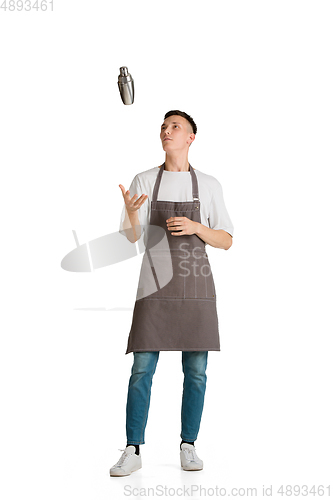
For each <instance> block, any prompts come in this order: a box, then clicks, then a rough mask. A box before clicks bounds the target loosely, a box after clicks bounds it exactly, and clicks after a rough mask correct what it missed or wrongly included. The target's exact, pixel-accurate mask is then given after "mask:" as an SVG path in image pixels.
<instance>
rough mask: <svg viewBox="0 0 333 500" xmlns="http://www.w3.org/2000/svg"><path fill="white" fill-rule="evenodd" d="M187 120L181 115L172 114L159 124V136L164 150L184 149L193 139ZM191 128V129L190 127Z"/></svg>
mask: <svg viewBox="0 0 333 500" xmlns="http://www.w3.org/2000/svg"><path fill="white" fill-rule="evenodd" d="M190 129H191V126H190V124H189V122H188V121H187V120H186V119H185V118H183V117H182V116H178V115H172V116H169V117H168V118H166V119H165V120H164V122H163V124H162V126H161V133H160V138H161V142H162V148H163V149H164V151H165V152H171V151H177V150H184V149H185V150H186V149H188V148H189V146H190V144H191V143H192V142H193V141H194V139H195V134H193V132H192V131H190ZM191 130H192V129H191Z"/></svg>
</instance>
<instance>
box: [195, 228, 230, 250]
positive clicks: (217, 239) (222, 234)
mask: <svg viewBox="0 0 333 500" xmlns="http://www.w3.org/2000/svg"><path fill="white" fill-rule="evenodd" d="M196 224H197V225H196V228H197V229H196V232H195V234H196V235H197V236H199V238H201V239H202V240H203V241H205V242H206V243H208V245H211V246H212V247H215V248H222V249H223V250H228V248H230V247H231V245H232V236H231V235H230V234H229V233H227V232H226V231H224V229H211V228H210V227H207V226H204V225H203V224H200V222H197V223H196Z"/></svg>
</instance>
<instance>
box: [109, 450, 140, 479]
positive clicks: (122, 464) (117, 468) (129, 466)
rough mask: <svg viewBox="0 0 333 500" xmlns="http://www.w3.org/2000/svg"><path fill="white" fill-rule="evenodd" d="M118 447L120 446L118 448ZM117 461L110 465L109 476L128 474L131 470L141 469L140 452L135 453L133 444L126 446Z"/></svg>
mask: <svg viewBox="0 0 333 500" xmlns="http://www.w3.org/2000/svg"><path fill="white" fill-rule="evenodd" d="M119 449H120V448H119ZM120 451H123V452H124V453H123V454H122V455H121V457H120V459H119V460H118V462H117V463H116V464H115V465H114V466H113V467H111V469H110V476H129V475H130V474H131V473H132V472H134V471H136V470H138V469H141V467H142V461H141V452H140V454H139V455H136V454H135V446H133V445H132V444H131V445H129V446H126V448H125V449H124V450H120Z"/></svg>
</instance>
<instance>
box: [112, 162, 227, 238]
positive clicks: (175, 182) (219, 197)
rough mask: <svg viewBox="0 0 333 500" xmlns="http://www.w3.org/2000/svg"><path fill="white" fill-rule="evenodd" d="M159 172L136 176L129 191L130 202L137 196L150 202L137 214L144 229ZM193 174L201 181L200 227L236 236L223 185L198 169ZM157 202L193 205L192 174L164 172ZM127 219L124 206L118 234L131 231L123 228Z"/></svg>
mask: <svg viewBox="0 0 333 500" xmlns="http://www.w3.org/2000/svg"><path fill="white" fill-rule="evenodd" d="M159 171H160V168H159V167H154V168H151V169H149V170H145V171H144V172H141V173H139V174H137V175H136V176H135V177H134V179H133V180H132V183H131V185H130V187H129V191H130V196H131V198H132V197H133V196H134V195H135V194H137V195H138V196H137V198H136V200H138V198H139V197H140V196H141V195H142V194H145V195H148V198H147V199H146V201H145V202H144V203H143V205H141V207H140V208H139V210H138V216H139V221H140V225H141V226H144V225H147V224H149V223H150V212H151V210H150V206H151V201H152V196H153V189H154V185H155V182H156V178H157V175H158V173H159ZM194 172H195V174H196V176H197V180H198V188H199V200H200V216H201V224H203V225H204V226H207V227H209V228H211V229H224V231H226V232H227V233H229V234H230V235H231V236H233V232H234V226H233V224H232V222H231V219H230V217H229V214H228V212H227V209H226V207H225V204H224V199H223V192H222V186H221V184H220V183H219V181H218V180H217V179H216V178H215V177H213V176H212V175H208V174H205V173H203V172H200V170H198V169H196V168H195V169H194ZM157 200H163V201H193V195H192V176H191V172H190V171H188V172H170V171H169V170H165V169H164V171H163V174H162V179H161V183H160V188H159V190H158V194H157ZM125 215H126V206H125V203H124V206H123V210H122V214H121V218H120V226H119V231H123V230H124V229H128V227H130V226H128V225H127V226H125V227H124V220H125Z"/></svg>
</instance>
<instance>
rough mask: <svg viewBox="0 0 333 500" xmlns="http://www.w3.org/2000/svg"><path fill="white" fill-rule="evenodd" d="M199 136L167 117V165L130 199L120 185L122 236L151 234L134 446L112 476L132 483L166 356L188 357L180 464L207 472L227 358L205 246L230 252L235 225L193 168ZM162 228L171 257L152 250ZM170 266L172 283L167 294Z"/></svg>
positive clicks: (130, 432)
mask: <svg viewBox="0 0 333 500" xmlns="http://www.w3.org/2000/svg"><path fill="white" fill-rule="evenodd" d="M196 133H197V127H196V124H195V123H194V121H193V119H192V118H191V117H190V116H189V115H188V114H186V113H184V112H182V111H178V110H173V111H169V112H168V113H166V115H165V117H164V122H163V124H162V126H161V133H160V139H161V143H162V147H163V150H164V151H165V162H164V163H163V165H161V166H160V167H155V168H152V169H149V170H146V171H144V172H142V173H140V174H137V175H136V176H135V178H134V179H133V181H132V184H131V187H130V190H129V191H126V190H125V188H124V186H123V185H122V184H120V185H119V186H120V188H121V190H122V194H123V198H124V202H125V205H124V209H123V213H122V217H121V224H120V231H122V232H124V233H125V234H126V236H127V238H128V239H129V240H130V241H132V242H135V241H137V239H138V238H139V237H140V236H141V234H142V230H141V228H143V227H149V230H148V244H147V245H146V252H145V255H144V257H143V261H142V268H141V274H140V282H139V285H141V286H139V288H138V294H137V300H136V302H135V307H134V311H133V318H132V326H131V330H130V334H129V338H128V345H127V351H126V354H128V353H129V352H133V356H134V361H133V366H132V371H131V377H130V380H129V385H128V395H127V406H126V434H127V446H126V448H125V450H123V454H122V456H121V458H120V459H119V461H118V462H117V463H116V464H115V465H114V466H113V467H112V468H111V469H110V475H111V476H126V475H129V474H131V473H132V472H134V471H136V470H138V469H140V468H141V467H142V462H141V453H140V449H139V445H140V444H144V443H145V440H144V433H145V428H146V424H147V419H148V410H149V404H150V394H151V385H152V379H153V375H154V373H155V369H156V365H157V361H158V358H159V353H160V351H182V368H183V373H184V384H183V397H182V408H181V434H180V437H181V439H182V441H181V443H180V462H181V467H182V469H183V470H201V469H202V468H203V462H202V460H201V459H200V458H199V457H198V456H197V454H196V449H195V446H194V441H195V440H196V439H197V435H198V432H199V427H200V421H201V415H202V410H203V405H204V396H205V390H206V367H207V356H208V351H219V350H220V342H219V332H218V318H217V311H216V292H215V285H214V280H213V275H212V272H211V268H210V264H209V260H208V256H207V254H206V251H205V245H206V244H209V245H212V246H214V247H216V248H221V249H224V250H228V249H229V248H230V247H231V245H232V236H233V225H232V222H231V220H230V217H229V215H228V212H227V210H226V207H225V204H224V200H223V193H222V187H221V185H220V183H219V182H218V181H217V179H215V178H214V177H213V176H211V175H207V174H204V173H203V172H201V171H199V170H197V169H194V168H192V166H191V165H190V164H189V162H188V151H189V147H190V146H191V144H192V142H193V141H194V140H195V137H196ZM147 199H148V200H149V202H147V203H146V201H147ZM148 224H149V226H147V225H148ZM157 226H159V228H162V229H163V231H164V233H162V234H165V238H164V240H165V241H164V243H167V248H168V252H167V255H166V253H165V250H164V251H163V250H161V248H158V243H159V241H158V239H156V238H155V240H154V245H153V244H151V245H149V243H150V242H152V240H153V238H152V236H151V234H152V233H151V231H150V229H151V228H152V227H154V228H156V227H157ZM164 248H165V247H164ZM148 249H149V250H150V252H149V251H148ZM152 257H155V260H154V261H153V260H152ZM158 258H160V259H161V264H160V266H159V265H158ZM167 258H169V260H170V269H171V270H172V273H171V276H170V278H171V279H169V280H167V282H166V284H165V282H163V285H162V286H160V283H162V281H163V280H161V276H162V275H163V272H162V271H163V270H164V268H165V267H166V265H167V262H168V261H167ZM171 264H172V266H171ZM184 271H185V272H184ZM152 287H153V288H152Z"/></svg>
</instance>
